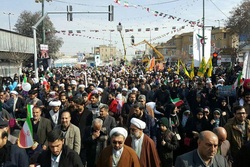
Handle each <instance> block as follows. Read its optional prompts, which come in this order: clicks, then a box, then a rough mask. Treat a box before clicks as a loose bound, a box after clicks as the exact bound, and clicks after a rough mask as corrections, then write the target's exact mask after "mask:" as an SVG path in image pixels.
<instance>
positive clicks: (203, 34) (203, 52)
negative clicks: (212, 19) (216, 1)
mask: <svg viewBox="0 0 250 167" xmlns="http://www.w3.org/2000/svg"><path fill="white" fill-rule="evenodd" d="M202 18H203V23H202V24H203V25H202V38H203V42H202V58H203V57H204V54H205V0H203V17H202Z"/></svg>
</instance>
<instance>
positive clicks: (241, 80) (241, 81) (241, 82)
mask: <svg viewBox="0 0 250 167" xmlns="http://www.w3.org/2000/svg"><path fill="white" fill-rule="evenodd" d="M242 77H243V75H242V71H241V72H240V74H239V75H238V77H237V79H236V81H235V82H234V84H233V86H232V89H236V88H237V87H240V86H241V85H242V84H243V78H242Z"/></svg>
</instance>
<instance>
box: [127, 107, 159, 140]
mask: <svg viewBox="0 0 250 167" xmlns="http://www.w3.org/2000/svg"><path fill="white" fill-rule="evenodd" d="M132 118H138V119H140V120H141V121H143V122H145V123H146V125H147V126H146V127H145V128H144V129H143V133H145V134H146V135H148V136H149V137H150V138H151V139H152V140H154V142H155V143H156V124H155V120H154V118H153V117H152V116H150V115H149V114H147V113H146V112H145V106H143V105H142V104H141V103H138V102H137V103H135V104H134V105H133V110H132V115H131V116H130V119H129V123H128V127H130V120H131V119H132Z"/></svg>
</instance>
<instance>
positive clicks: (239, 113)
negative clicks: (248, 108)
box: [236, 112, 246, 115]
mask: <svg viewBox="0 0 250 167" xmlns="http://www.w3.org/2000/svg"><path fill="white" fill-rule="evenodd" d="M236 114H237V115H245V114H246V113H245V112H238V113H236Z"/></svg>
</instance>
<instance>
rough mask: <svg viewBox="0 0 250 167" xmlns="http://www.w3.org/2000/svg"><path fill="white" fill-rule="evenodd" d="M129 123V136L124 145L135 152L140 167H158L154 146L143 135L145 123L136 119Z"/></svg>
mask: <svg viewBox="0 0 250 167" xmlns="http://www.w3.org/2000/svg"><path fill="white" fill-rule="evenodd" d="M130 123H131V124H130V128H129V129H130V136H129V137H128V138H127V139H126V141H125V144H126V145H128V146H130V147H132V148H133V149H134V150H135V152H136V154H137V156H138V157H139V159H140V164H141V166H144V167H159V166H160V158H159V156H158V153H157V150H156V145H155V143H154V141H153V140H152V139H150V137H148V136H147V135H146V134H144V133H143V129H145V128H146V123H145V122H143V121H141V120H140V119H137V118H132V119H131V121H130Z"/></svg>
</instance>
